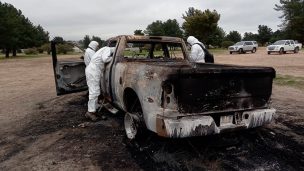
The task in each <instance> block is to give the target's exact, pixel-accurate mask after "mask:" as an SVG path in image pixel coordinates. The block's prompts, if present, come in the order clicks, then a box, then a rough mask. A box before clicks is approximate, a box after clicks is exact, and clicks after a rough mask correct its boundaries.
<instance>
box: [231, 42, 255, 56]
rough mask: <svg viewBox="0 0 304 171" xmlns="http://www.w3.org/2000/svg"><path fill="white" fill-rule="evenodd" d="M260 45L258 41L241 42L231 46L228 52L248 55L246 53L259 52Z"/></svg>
mask: <svg viewBox="0 0 304 171" xmlns="http://www.w3.org/2000/svg"><path fill="white" fill-rule="evenodd" d="M257 48H258V44H257V42H256V41H241V42H237V43H236V44H234V45H233V46H229V47H228V50H229V53H230V54H232V53H233V52H238V53H246V52H252V53H255V52H256V51H257Z"/></svg>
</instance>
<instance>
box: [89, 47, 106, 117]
mask: <svg viewBox="0 0 304 171" xmlns="http://www.w3.org/2000/svg"><path fill="white" fill-rule="evenodd" d="M110 55H111V49H110V48H109V47H103V48H101V49H99V50H98V51H97V52H96V53H95V54H94V55H93V56H92V58H91V62H90V63H89V65H88V66H87V67H86V70H85V73H86V79H87V85H88V87H89V101H88V112H91V113H95V112H96V109H97V107H98V106H97V102H98V96H99V95H100V83H101V80H102V82H104V80H103V73H104V69H105V63H107V62H110V61H111V59H112V57H110ZM102 84H104V83H102Z"/></svg>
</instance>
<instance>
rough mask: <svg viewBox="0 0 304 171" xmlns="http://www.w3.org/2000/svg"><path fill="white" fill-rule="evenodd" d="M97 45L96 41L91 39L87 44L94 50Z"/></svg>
mask: <svg viewBox="0 0 304 171" xmlns="http://www.w3.org/2000/svg"><path fill="white" fill-rule="evenodd" d="M98 45H99V44H98V42H96V41H91V42H90V44H89V47H90V48H92V49H93V50H94V51H96V50H97V47H98Z"/></svg>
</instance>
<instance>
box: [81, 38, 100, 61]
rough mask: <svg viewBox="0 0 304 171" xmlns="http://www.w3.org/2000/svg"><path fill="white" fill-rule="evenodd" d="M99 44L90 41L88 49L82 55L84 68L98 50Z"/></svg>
mask: <svg viewBox="0 0 304 171" xmlns="http://www.w3.org/2000/svg"><path fill="white" fill-rule="evenodd" d="M98 46H99V44H98V42H96V41H91V42H90V44H89V46H88V48H87V49H86V51H85V54H84V63H85V65H86V66H88V65H89V63H90V61H91V58H92V56H93V55H94V54H95V52H96V50H97V48H98Z"/></svg>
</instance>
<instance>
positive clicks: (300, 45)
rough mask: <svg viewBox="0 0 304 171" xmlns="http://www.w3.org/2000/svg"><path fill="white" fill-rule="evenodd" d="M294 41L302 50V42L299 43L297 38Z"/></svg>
mask: <svg viewBox="0 0 304 171" xmlns="http://www.w3.org/2000/svg"><path fill="white" fill-rule="evenodd" d="M294 42H295V44H296V45H297V46H298V47H299V50H301V49H302V47H303V45H302V43H299V42H298V41H297V40H295V41H294Z"/></svg>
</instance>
